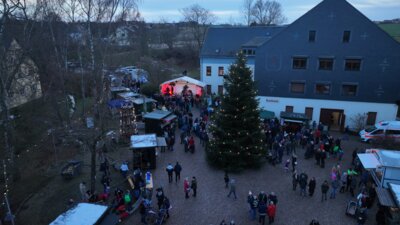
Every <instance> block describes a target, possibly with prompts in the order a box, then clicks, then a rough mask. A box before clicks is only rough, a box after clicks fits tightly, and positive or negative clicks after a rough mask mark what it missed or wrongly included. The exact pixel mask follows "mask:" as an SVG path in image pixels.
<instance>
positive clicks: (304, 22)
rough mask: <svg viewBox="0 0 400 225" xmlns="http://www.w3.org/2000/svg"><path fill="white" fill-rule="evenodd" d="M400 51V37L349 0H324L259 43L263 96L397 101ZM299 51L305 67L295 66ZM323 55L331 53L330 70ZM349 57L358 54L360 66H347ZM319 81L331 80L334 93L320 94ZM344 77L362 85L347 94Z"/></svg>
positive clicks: (258, 71)
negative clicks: (297, 86) (295, 87)
mask: <svg viewBox="0 0 400 225" xmlns="http://www.w3.org/2000/svg"><path fill="white" fill-rule="evenodd" d="M345 32H347V34H345ZM312 33H313V37H311V36H312ZM399 52H400V44H399V43H397V42H396V41H395V40H394V39H393V38H391V37H390V36H389V35H388V34H387V33H386V32H384V31H383V30H381V29H380V28H379V27H378V26H377V25H376V24H374V23H373V22H372V21H370V20H369V19H368V18H366V17H365V16H364V15H363V14H361V13H360V12H359V11H358V10H357V9H355V8H354V7H353V6H352V5H351V4H349V3H348V2H347V1H345V0H324V1H322V2H321V3H320V4H318V5H317V6H316V7H314V8H313V9H311V10H310V11H309V12H307V13H306V14H305V15H303V16H302V17H300V18H299V19H298V20H296V21H295V22H293V23H292V24H291V25H289V26H288V27H286V28H285V29H284V30H282V31H281V32H280V33H278V34H277V35H275V36H274V37H272V38H271V39H270V40H269V41H267V42H265V43H264V44H263V45H262V46H261V47H259V48H258V49H257V54H256V59H255V60H256V61H255V67H256V69H255V70H256V72H255V74H256V77H255V80H256V81H257V82H258V87H259V94H260V95H262V96H280V97H298V98H311V99H313V98H314V99H333V100H345V101H367V102H382V103H394V102H395V101H396V100H397V99H400V92H399V91H398V90H397V86H399V84H400V83H399V82H400V79H399V78H398V76H399V73H398V72H399V71H400V53H399ZM295 57H299V58H304V59H306V66H305V69H303V70H296V69H293V68H294V65H293V62H294V58H295ZM320 58H330V59H332V62H333V65H332V70H331V71H321V70H320V69H319V60H320ZM346 59H359V60H360V62H361V68H360V71H346V70H345V61H346ZM292 81H298V82H302V83H304V84H305V87H304V93H301V94H299V93H295V94H293V93H291V92H290V90H289V89H290V83H291V82H292ZM318 82H320V83H323V82H326V83H329V85H330V87H331V89H330V91H329V94H327V95H316V93H315V92H316V90H315V87H316V83H318ZM345 83H348V84H355V85H357V87H358V89H357V93H356V94H355V96H352V97H348V96H343V93H342V89H343V84H345Z"/></svg>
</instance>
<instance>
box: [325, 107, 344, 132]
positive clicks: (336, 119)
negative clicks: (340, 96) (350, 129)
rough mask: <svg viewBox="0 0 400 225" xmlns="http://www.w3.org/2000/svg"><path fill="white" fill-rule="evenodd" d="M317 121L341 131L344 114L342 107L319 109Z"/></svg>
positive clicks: (333, 129) (330, 128) (331, 128)
mask: <svg viewBox="0 0 400 225" xmlns="http://www.w3.org/2000/svg"><path fill="white" fill-rule="evenodd" d="M319 122H321V123H322V124H323V125H326V126H328V129H329V130H332V131H343V130H344V125H345V124H344V123H345V115H344V113H343V110H342V109H321V113H320V116H319Z"/></svg>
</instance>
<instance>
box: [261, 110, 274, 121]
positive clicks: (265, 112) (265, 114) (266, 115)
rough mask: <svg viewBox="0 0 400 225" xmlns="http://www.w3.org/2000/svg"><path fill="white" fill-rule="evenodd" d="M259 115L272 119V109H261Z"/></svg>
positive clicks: (262, 117)
mask: <svg viewBox="0 0 400 225" xmlns="http://www.w3.org/2000/svg"><path fill="white" fill-rule="evenodd" d="M260 117H261V119H274V118H275V113H274V112H272V111H268V110H261V111H260Z"/></svg>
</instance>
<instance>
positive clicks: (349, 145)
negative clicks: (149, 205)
mask: <svg viewBox="0 0 400 225" xmlns="http://www.w3.org/2000/svg"><path fill="white" fill-rule="evenodd" d="M339 135H341V134H339V133H333V136H334V137H335V138H336V137H339ZM176 137H178V138H177V142H176V144H175V150H174V151H173V152H169V151H166V152H165V153H159V155H158V158H157V169H156V170H154V171H152V172H153V178H154V184H155V185H154V187H159V186H162V187H163V188H164V192H165V194H166V196H167V197H169V199H170V201H171V205H172V209H171V210H170V215H171V217H170V219H169V220H168V221H167V223H166V224H170V225H210V224H214V225H219V223H220V222H221V220H222V219H225V220H226V221H227V220H231V219H233V220H235V222H236V225H252V224H254V225H256V224H259V223H258V221H250V220H249V218H248V204H247V202H246V200H247V193H248V191H249V190H251V191H252V192H253V193H257V194H258V193H259V192H260V191H265V192H266V193H270V192H272V191H273V192H275V193H276V194H277V196H278V204H277V215H276V218H275V223H274V224H275V225H308V224H309V223H310V221H311V220H312V219H313V218H315V219H317V220H319V221H320V224H321V225H352V224H356V220H355V218H352V217H348V216H346V215H345V210H346V205H347V202H348V201H350V200H352V198H351V196H350V194H349V193H344V194H340V193H339V194H337V197H336V199H329V197H328V201H325V202H321V189H320V185H321V183H322V182H323V180H325V179H326V180H328V179H329V171H330V169H331V168H332V166H333V165H335V164H336V163H337V161H336V160H335V159H332V158H330V159H327V163H326V167H325V168H324V169H321V168H319V167H317V166H316V165H315V160H313V159H308V160H305V159H304V158H303V155H304V150H302V149H301V148H298V149H297V154H298V156H299V157H298V168H299V169H298V170H299V171H304V172H306V173H307V174H308V177H309V178H311V177H313V176H314V177H316V180H317V187H316V191H315V194H314V196H313V197H301V196H300V194H299V192H298V191H299V190H298V191H296V192H294V191H293V190H292V179H291V173H290V172H289V173H285V171H284V168H283V165H276V166H275V167H274V166H272V165H270V164H265V165H264V166H263V167H262V168H261V169H259V170H247V171H244V172H242V173H240V174H230V177H231V178H235V179H236V186H237V187H236V192H237V196H238V199H237V200H234V199H233V198H228V197H227V194H228V189H225V184H224V180H223V177H224V173H223V171H219V170H215V169H213V168H210V167H209V165H208V164H207V162H206V160H205V152H204V149H203V148H202V147H201V146H200V143H199V139H196V152H195V153H194V154H191V153H185V152H184V150H183V145H181V144H179V134H178V132H177V136H176ZM342 146H343V149H344V150H345V156H344V159H343V161H342V163H341V165H342V168H343V169H347V168H348V166H349V165H350V160H351V153H352V151H353V149H354V148H355V147H365V146H367V145H365V144H363V143H360V141H359V139H358V138H357V137H350V140H348V141H342ZM129 155H130V154H129ZM286 159H287V156H284V161H285V160H286ZM177 161H179V163H180V164H181V165H182V168H183V170H182V173H181V180H180V181H178V183H175V182H173V183H168V177H167V173H166V171H165V167H166V166H167V164H168V163H172V164H173V165H174V164H175V163H176V162H177ZM192 176H196V178H197V182H198V193H197V197H193V196H191V197H190V198H189V199H185V197H184V192H183V179H184V178H185V177H189V178H191V177H192ZM328 196H329V195H328ZM353 200H354V199H353ZM156 205H157V204H156V199H155V197H154V194H153V206H155V207H157V206H156ZM375 208H376V207H374V208H373V209H371V210H369V212H368V220H367V223H366V225H372V224H375V222H374V221H375V213H376V209H375ZM139 217H140V216H139V214H138V213H137V214H135V215H133V216H132V217H131V218H129V220H127V221H126V222H124V224H140V219H139ZM257 218H258V217H257Z"/></svg>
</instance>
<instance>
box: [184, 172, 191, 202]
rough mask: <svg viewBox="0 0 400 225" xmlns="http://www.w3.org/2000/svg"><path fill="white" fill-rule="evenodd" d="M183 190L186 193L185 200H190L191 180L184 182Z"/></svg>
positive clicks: (186, 179) (187, 179)
mask: <svg viewBox="0 0 400 225" xmlns="http://www.w3.org/2000/svg"><path fill="white" fill-rule="evenodd" d="M183 190H184V191H185V198H189V192H190V184H189V178H187V177H186V178H185V181H183Z"/></svg>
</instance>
